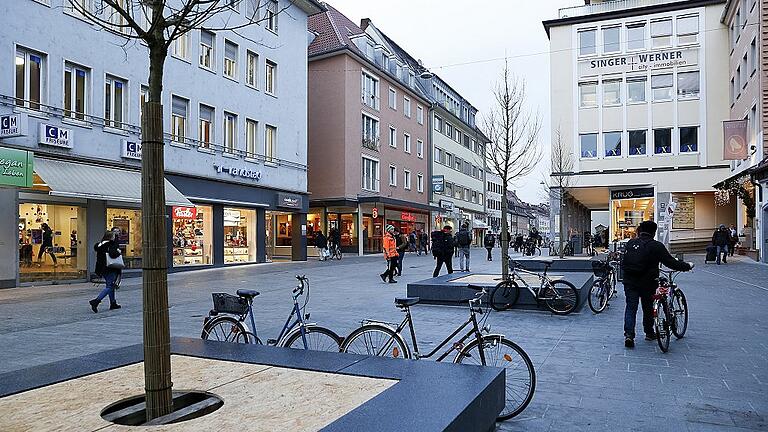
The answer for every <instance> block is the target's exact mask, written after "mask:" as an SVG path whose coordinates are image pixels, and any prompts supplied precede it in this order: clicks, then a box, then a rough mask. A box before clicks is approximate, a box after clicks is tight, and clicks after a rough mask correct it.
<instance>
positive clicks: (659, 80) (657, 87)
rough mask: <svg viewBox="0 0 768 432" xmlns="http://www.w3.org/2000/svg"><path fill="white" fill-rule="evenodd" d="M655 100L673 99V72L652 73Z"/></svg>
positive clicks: (652, 89)
mask: <svg viewBox="0 0 768 432" xmlns="http://www.w3.org/2000/svg"><path fill="white" fill-rule="evenodd" d="M651 91H652V92H653V101H654V102H659V101H668V100H672V74H662V75H651Z"/></svg>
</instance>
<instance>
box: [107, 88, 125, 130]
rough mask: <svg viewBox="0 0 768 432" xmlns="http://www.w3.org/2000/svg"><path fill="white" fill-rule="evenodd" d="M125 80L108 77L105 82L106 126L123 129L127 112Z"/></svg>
mask: <svg viewBox="0 0 768 432" xmlns="http://www.w3.org/2000/svg"><path fill="white" fill-rule="evenodd" d="M127 88H128V86H127V84H126V82H125V80H121V79H119V78H115V77H112V76H109V75H107V78H106V79H105V80H104V126H107V127H113V128H117V129H122V128H123V126H125V125H124V124H123V113H124V112H125V103H126V97H125V92H126V90H127Z"/></svg>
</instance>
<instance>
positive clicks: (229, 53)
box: [224, 42, 237, 61]
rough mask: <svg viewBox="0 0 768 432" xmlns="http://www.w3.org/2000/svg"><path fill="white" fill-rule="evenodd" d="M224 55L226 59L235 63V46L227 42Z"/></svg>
mask: <svg viewBox="0 0 768 432" xmlns="http://www.w3.org/2000/svg"><path fill="white" fill-rule="evenodd" d="M224 55H225V56H226V57H227V58H228V59H230V60H232V61H235V60H236V59H237V45H235V44H233V43H230V42H227V44H226V46H225V47H224Z"/></svg>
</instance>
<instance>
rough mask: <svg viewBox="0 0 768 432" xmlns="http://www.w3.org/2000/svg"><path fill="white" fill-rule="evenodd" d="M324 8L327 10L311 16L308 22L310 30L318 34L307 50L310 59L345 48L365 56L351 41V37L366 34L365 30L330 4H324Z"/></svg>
mask: <svg viewBox="0 0 768 432" xmlns="http://www.w3.org/2000/svg"><path fill="white" fill-rule="evenodd" d="M323 6H325V9H326V10H325V11H324V12H321V13H319V14H315V15H312V16H310V17H309V20H308V22H307V26H308V27H309V30H311V31H313V32H315V33H316V34H317V36H316V37H315V39H314V40H313V41H312V42H311V43H310V44H309V47H308V49H307V51H308V55H309V57H315V56H318V55H321V54H327V53H331V52H334V51H338V50H340V49H344V48H347V49H350V50H352V51H354V52H355V53H357V54H359V55H363V53H362V52H361V51H360V50H359V49H358V48H357V46H356V45H355V44H354V43H353V42H352V39H351V36H354V35H361V34H363V33H365V32H364V31H363V29H361V28H360V27H359V26H358V25H357V24H355V23H353V22H352V20H350V19H349V18H347V17H346V16H345V15H344V14H343V13H341V12H339V11H338V10H337V9H336V8H334V7H333V6H331V5H329V4H328V3H324V4H323Z"/></svg>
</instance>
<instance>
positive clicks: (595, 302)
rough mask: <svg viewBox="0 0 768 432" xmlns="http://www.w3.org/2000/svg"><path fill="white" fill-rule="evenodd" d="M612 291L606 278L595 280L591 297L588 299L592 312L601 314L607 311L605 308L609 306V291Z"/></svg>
mask: <svg viewBox="0 0 768 432" xmlns="http://www.w3.org/2000/svg"><path fill="white" fill-rule="evenodd" d="M610 289H611V287H610V286H609V282H608V281H607V280H605V279H604V278H597V279H595V282H594V283H593V284H592V288H591V289H590V290H589V297H587V301H588V302H589V308H590V309H592V312H594V313H596V314H599V313H600V312H602V311H604V310H605V307H606V306H608V298H609V297H610V293H609V292H608V290H610Z"/></svg>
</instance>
